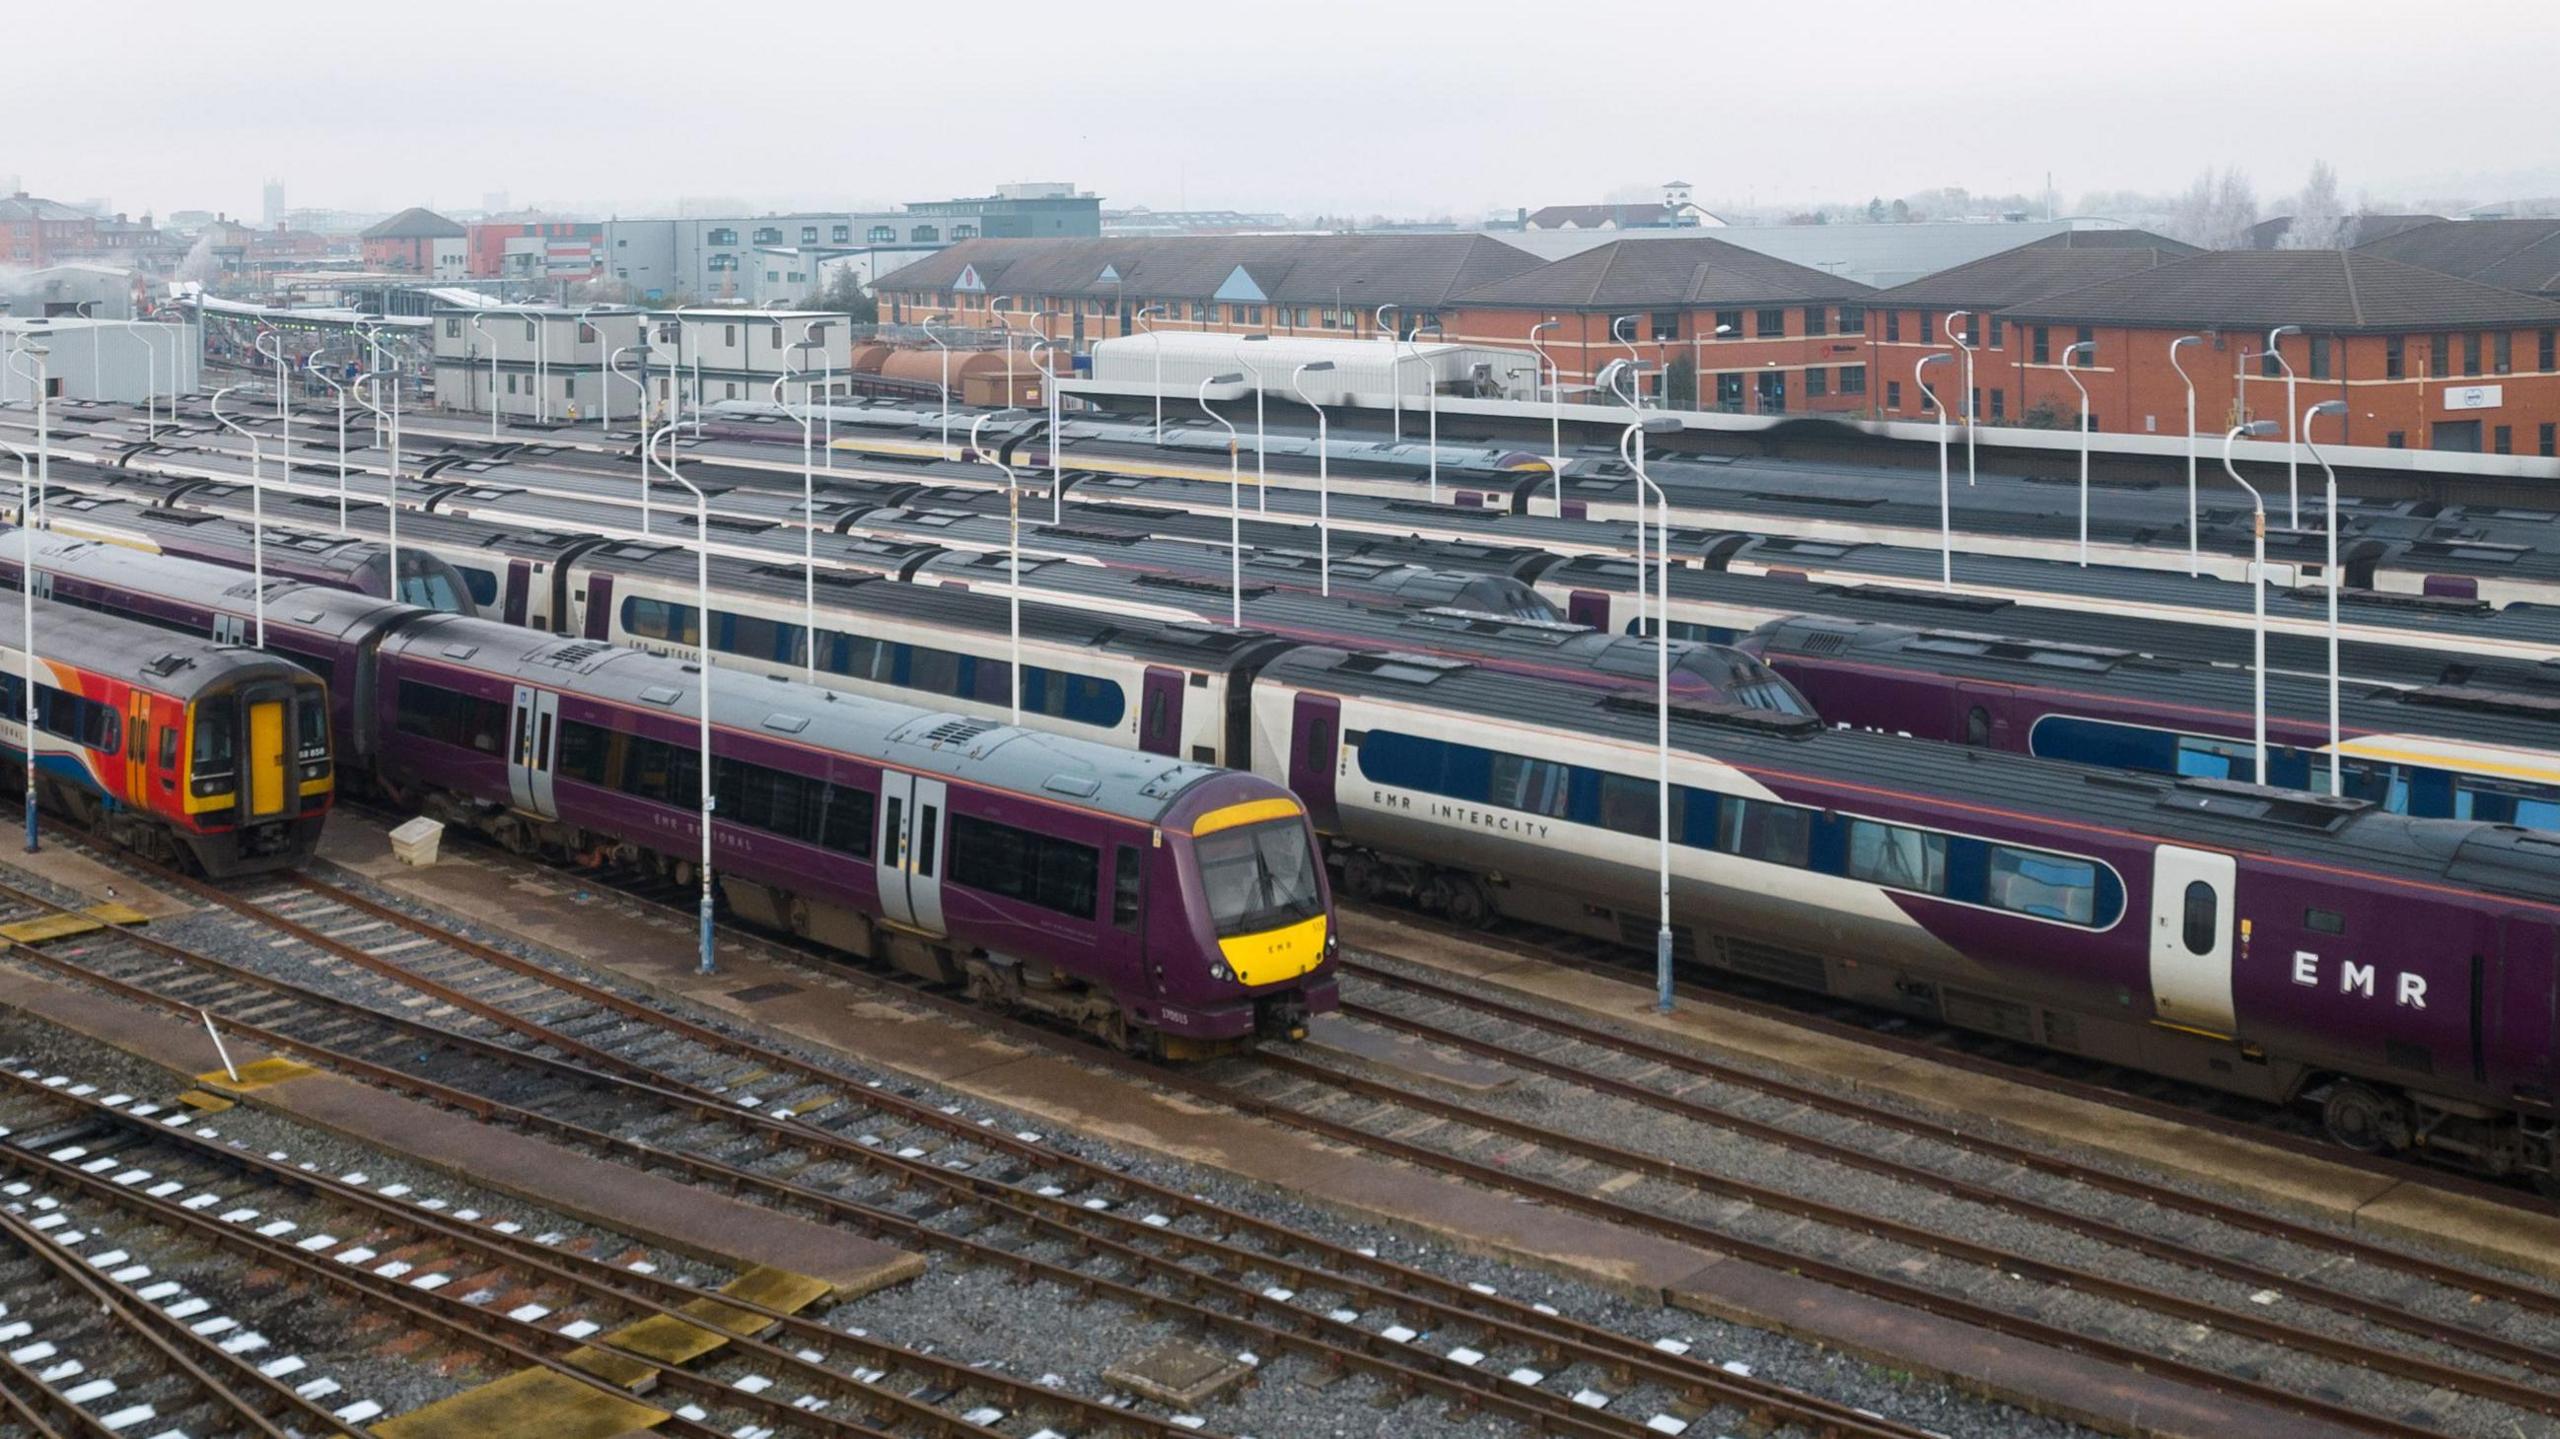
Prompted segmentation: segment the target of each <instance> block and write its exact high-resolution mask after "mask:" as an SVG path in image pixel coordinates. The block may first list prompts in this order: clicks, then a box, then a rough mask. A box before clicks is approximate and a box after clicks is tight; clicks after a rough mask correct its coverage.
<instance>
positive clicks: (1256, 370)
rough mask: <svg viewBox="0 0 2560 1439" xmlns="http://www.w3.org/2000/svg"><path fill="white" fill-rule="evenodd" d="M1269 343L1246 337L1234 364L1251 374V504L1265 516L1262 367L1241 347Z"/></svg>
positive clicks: (1266, 338) (1267, 475)
mask: <svg viewBox="0 0 2560 1439" xmlns="http://www.w3.org/2000/svg"><path fill="white" fill-rule="evenodd" d="M1270 341H1271V336H1270V335H1268V334H1261V335H1247V336H1245V337H1244V339H1243V340H1241V341H1239V342H1238V344H1239V348H1238V349H1237V350H1236V363H1237V364H1239V365H1242V366H1244V367H1245V368H1246V369H1248V370H1251V371H1252V372H1253V503H1254V508H1255V509H1257V510H1260V511H1261V512H1262V513H1264V514H1266V515H1267V514H1269V513H1271V471H1270V469H1269V467H1268V465H1267V463H1266V461H1267V458H1268V457H1267V455H1266V452H1265V451H1266V446H1265V440H1264V435H1265V431H1264V429H1263V425H1262V396H1263V388H1264V387H1263V382H1262V367H1261V366H1260V365H1257V364H1255V363H1254V362H1253V351H1251V350H1247V349H1243V348H1241V346H1243V345H1260V344H1269V343H1270ZM1052 438H1054V436H1053V437H1052Z"/></svg>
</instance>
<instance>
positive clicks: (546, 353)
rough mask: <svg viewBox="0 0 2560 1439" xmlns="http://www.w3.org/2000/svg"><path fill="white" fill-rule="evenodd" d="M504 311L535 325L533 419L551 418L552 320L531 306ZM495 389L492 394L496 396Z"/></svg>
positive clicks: (540, 420) (543, 422) (543, 419)
mask: <svg viewBox="0 0 2560 1439" xmlns="http://www.w3.org/2000/svg"><path fill="white" fill-rule="evenodd" d="M504 313H506V314H510V315H522V316H524V322H525V323H526V324H528V325H531V326H532V327H533V419H534V423H536V424H548V423H550V420H551V393H550V382H551V322H550V321H549V320H548V319H546V318H544V317H543V315H542V314H541V312H539V311H537V310H534V309H533V308H531V307H530V306H523V305H518V306H513V307H511V308H509V309H507V310H506V311H505V312H504ZM494 394H495V391H494V389H493V391H492V396H493V398H494Z"/></svg>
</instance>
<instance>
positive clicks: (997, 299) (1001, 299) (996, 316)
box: [987, 295, 1013, 409]
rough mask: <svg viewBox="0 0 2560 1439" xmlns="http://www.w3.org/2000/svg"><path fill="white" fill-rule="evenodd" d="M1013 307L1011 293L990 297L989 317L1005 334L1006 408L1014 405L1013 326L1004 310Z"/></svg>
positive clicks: (988, 305) (988, 303)
mask: <svg viewBox="0 0 2560 1439" xmlns="http://www.w3.org/2000/svg"><path fill="white" fill-rule="evenodd" d="M998 306H1003V307H1004V309H998V308H997V307H998ZM1012 307H1013V297H1012V296H1011V295H993V296H990V297H988V300H987V318H988V319H990V320H993V321H995V324H996V329H997V331H998V332H1000V333H1001V334H1002V335H1003V336H1004V405H1005V408H1006V409H1011V408H1012V407H1013V326H1012V325H1010V324H1008V323H1006V321H1005V317H1004V312H1005V310H1006V309H1011V308H1012Z"/></svg>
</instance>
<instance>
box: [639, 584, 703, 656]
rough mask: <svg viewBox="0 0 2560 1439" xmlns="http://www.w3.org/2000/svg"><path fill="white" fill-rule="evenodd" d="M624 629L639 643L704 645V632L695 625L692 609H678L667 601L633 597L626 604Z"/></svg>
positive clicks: (687, 606)
mask: <svg viewBox="0 0 2560 1439" xmlns="http://www.w3.org/2000/svg"><path fill="white" fill-rule="evenodd" d="M622 628H623V629H624V630H626V631H628V632H629V633H630V634H631V635H633V636H634V637H635V638H638V639H644V640H666V641H669V642H670V643H673V644H680V645H689V644H697V643H699V642H700V641H701V628H700V626H699V625H697V624H696V623H695V618H694V608H693V606H691V605H674V604H669V603H667V602H666V601H665V600H653V599H647V598H644V597H642V596H639V595H632V596H630V597H629V598H627V599H625V600H623V602H622Z"/></svg>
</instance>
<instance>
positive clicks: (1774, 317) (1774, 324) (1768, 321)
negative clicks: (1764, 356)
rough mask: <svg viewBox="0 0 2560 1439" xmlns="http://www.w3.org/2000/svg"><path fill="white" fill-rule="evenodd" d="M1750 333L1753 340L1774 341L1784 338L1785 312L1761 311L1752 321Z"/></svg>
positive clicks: (1785, 329)
mask: <svg viewBox="0 0 2560 1439" xmlns="http://www.w3.org/2000/svg"><path fill="white" fill-rule="evenodd" d="M1751 333H1752V335H1753V337H1754V338H1757V339H1762V340H1775V339H1779V338H1782V337H1784V336H1785V334H1786V333H1787V312H1786V311H1784V310H1762V311H1761V312H1760V313H1759V315H1758V316H1757V317H1755V318H1754V320H1753V321H1752V325H1751Z"/></svg>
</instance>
